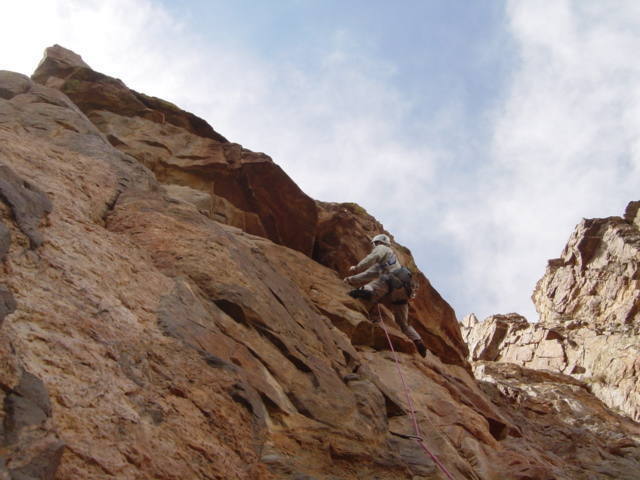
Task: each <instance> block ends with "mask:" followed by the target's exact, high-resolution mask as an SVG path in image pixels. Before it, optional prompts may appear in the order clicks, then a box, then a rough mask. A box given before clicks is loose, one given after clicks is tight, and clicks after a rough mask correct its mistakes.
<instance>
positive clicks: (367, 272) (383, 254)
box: [356, 244, 402, 278]
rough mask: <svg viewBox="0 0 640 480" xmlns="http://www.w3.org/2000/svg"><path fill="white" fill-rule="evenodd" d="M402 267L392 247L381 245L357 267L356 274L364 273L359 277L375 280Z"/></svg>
mask: <svg viewBox="0 0 640 480" xmlns="http://www.w3.org/2000/svg"><path fill="white" fill-rule="evenodd" d="M401 267H402V265H401V264H400V261H399V260H398V257H397V255H396V254H395V252H394V251H393V250H392V249H391V248H390V247H387V246H386V245H383V244H379V245H376V246H375V247H374V249H373V250H371V253H370V254H369V255H367V256H366V257H364V258H363V259H362V260H361V261H360V262H359V263H358V264H357V265H356V273H359V272H363V274H361V275H358V277H364V276H366V277H368V278H375V277H378V276H380V275H383V274H385V273H390V272H394V271H396V270H398V269H399V268H401Z"/></svg>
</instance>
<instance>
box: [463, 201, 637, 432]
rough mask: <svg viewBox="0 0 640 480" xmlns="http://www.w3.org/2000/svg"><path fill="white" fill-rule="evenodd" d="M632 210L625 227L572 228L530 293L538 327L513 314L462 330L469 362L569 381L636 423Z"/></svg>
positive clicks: (593, 223)
mask: <svg viewBox="0 0 640 480" xmlns="http://www.w3.org/2000/svg"><path fill="white" fill-rule="evenodd" d="M639 204H640V203H639V202H632V203H630V204H629V206H628V208H627V211H626V214H625V218H624V219H623V218H620V217H610V218H606V219H591V220H583V221H582V222H581V223H580V224H579V225H578V226H577V227H576V230H575V232H574V233H573V235H572V236H571V238H570V239H569V242H568V244H567V246H566V247H565V249H564V251H563V252H562V256H561V257H560V258H558V259H554V260H551V261H549V265H548V267H547V271H546V273H545V276H544V277H543V278H542V279H541V280H540V281H539V282H538V284H537V286H536V290H535V292H534V294H533V299H534V301H535V303H536V308H537V309H538V312H539V313H540V323H537V324H529V323H528V322H527V321H526V320H525V319H524V318H522V317H520V316H519V315H516V314H512V315H508V316H500V315H496V316H493V317H489V318H488V319H486V320H485V321H484V322H481V323H478V324H475V325H471V324H469V325H463V336H464V337H465V339H466V341H467V342H468V343H469V346H470V351H471V356H470V359H471V360H496V361H502V362H512V363H516V364H518V365H522V366H526V367H528V368H536V369H548V370H552V371H557V372H562V373H565V374H568V375H573V376H574V377H575V378H578V379H581V380H583V381H585V382H587V383H588V384H589V385H590V388H591V389H592V391H593V393H594V394H596V395H597V396H598V397H599V398H600V399H601V400H602V401H604V402H605V403H606V404H607V405H608V406H610V407H612V408H616V409H619V410H620V411H622V412H624V413H625V414H627V415H628V416H629V417H630V418H632V419H634V420H636V421H639V420H640V337H639V334H640V229H639V227H638V222H637V211H638V205H639Z"/></svg>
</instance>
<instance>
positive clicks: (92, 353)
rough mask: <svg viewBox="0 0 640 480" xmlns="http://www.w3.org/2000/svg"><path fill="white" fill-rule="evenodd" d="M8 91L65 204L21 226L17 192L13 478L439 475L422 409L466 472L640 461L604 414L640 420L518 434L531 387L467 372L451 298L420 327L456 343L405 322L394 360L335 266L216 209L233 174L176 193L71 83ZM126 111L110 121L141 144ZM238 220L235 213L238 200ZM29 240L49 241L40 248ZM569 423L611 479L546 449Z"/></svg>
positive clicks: (27, 150) (6, 350) (531, 474)
mask: <svg viewBox="0 0 640 480" xmlns="http://www.w3.org/2000/svg"><path fill="white" fill-rule="evenodd" d="M72 60H73V57H72ZM75 61H77V59H75ZM72 63H73V61H72ZM81 68H86V67H81ZM2 78H5V80H7V81H6V86H5V85H4V83H3V80H2ZM16 85H17V87H16ZM0 91H2V92H11V93H10V94H3V95H5V97H3V98H2V99H0V158H1V160H2V162H3V164H4V165H5V166H6V167H7V168H8V169H10V171H11V172H13V174H15V177H16V178H19V179H21V180H22V182H26V183H22V185H23V186H24V185H30V186H31V187H30V189H31V190H32V191H34V192H40V194H41V195H44V196H46V198H47V199H48V200H49V201H50V202H51V205H52V208H50V209H49V208H47V209H40V210H36V213H37V215H35V216H33V217H32V218H31V220H30V222H28V223H27V224H25V223H24V222H23V223H19V222H18V219H17V217H16V216H14V215H13V214H12V211H11V208H13V207H12V206H11V205H12V204H11V202H10V203H9V205H7V204H5V203H0V223H1V224H3V225H5V229H6V230H7V231H6V232H5V233H4V234H2V238H3V239H5V240H6V239H8V241H4V240H3V242H4V243H3V245H5V246H4V247H3V251H4V258H3V259H2V270H1V271H2V273H3V277H2V283H3V284H4V286H5V287H4V288H5V290H6V291H7V292H10V293H11V295H12V296H13V297H14V300H15V304H14V305H13V308H12V309H9V310H8V311H7V312H6V316H5V319H4V322H3V323H2V325H1V328H2V335H0V360H1V362H0V386H1V387H2V388H0V401H2V402H3V405H4V409H3V424H4V426H5V430H4V433H5V437H6V438H5V439H4V441H5V442H4V445H3V453H2V455H3V460H4V464H3V466H2V467H0V476H2V477H4V478H9V476H12V477H15V478H18V477H20V476H21V477H22V478H29V477H31V478H56V479H58V480H67V479H77V478H83V479H89V480H91V479H101V480H102V479H105V478H117V479H122V480H127V479H139V478H153V479H157V480H164V479H177V478H190V479H191V478H193V479H205V478H206V479H220V480H222V479H225V480H226V479H242V480H267V479H276V478H277V479H288V480H294V479H295V480H301V479H317V480H334V479H336V478H340V479H344V480H356V479H362V478H377V479H379V480H391V479H407V480H408V479H416V478H427V479H431V478H433V479H435V478H442V474H441V473H440V472H439V471H438V468H437V466H436V465H435V463H434V462H433V461H432V460H431V458H430V457H429V456H428V455H426V454H425V453H424V452H423V451H422V449H421V448H420V447H419V446H418V444H417V443H416V442H415V440H414V439H412V438H411V435H413V432H414V431H413V421H412V413H413V412H414V411H415V415H416V418H417V422H418V425H419V428H420V431H421V432H422V436H423V440H424V443H425V445H427V446H428V448H429V449H430V450H431V451H432V452H434V453H435V454H436V455H437V456H438V458H439V459H440V460H441V461H442V463H443V464H444V465H445V466H446V468H447V470H448V471H450V472H451V473H452V475H453V476H454V478H456V479H457V478H465V479H475V480H499V479H505V478H510V479H511V478H513V479H519V480H526V479H529V480H531V479H546V478H559V479H562V478H590V479H591V478H596V479H599V478H610V477H611V475H615V474H618V475H619V478H627V476H625V475H631V473H628V472H632V473H633V474H635V473H636V472H637V469H638V458H637V444H636V441H635V438H636V437H635V436H631V434H633V435H636V434H635V433H634V432H633V431H632V430H629V429H628V428H627V426H626V425H625V424H622V423H615V422H616V420H615V419H614V418H613V417H608V416H606V415H605V414H604V413H602V412H600V413H599V415H600V418H602V419H604V420H603V421H602V422H600V423H597V422H596V423H594V425H596V426H598V428H600V427H602V428H603V429H604V430H603V431H606V428H609V427H607V425H609V426H610V427H611V428H617V429H618V430H620V431H621V432H624V433H625V434H627V433H629V435H628V438H627V439H616V438H613V437H609V436H607V437H606V438H607V443H606V444H603V443H598V441H597V440H594V439H593V437H592V436H589V435H583V436H577V434H575V431H574V430H571V431H568V430H563V429H548V431H550V432H553V433H552V434H553V435H554V436H553V438H552V440H553V442H551V441H549V439H548V438H546V437H545V436H544V432H545V431H546V430H545V429H546V428H548V427H547V426H545V425H544V424H541V425H542V426H540V428H538V427H536V429H534V431H533V433H530V432H529V431H528V430H525V429H522V428H519V426H520V425H521V424H524V421H523V419H522V418H521V417H518V416H517V415H516V414H514V413H513V411H512V410H511V408H512V407H513V404H515V405H516V406H517V405H518V404H517V396H516V395H515V394H510V395H507V396H505V397H501V396H494V395H495V393H496V392H495V391H493V390H491V389H484V387H485V385H483V384H478V382H476V380H475V379H474V378H473V377H472V375H471V374H470V372H469V370H468V364H466V363H465V362H464V361H457V363H456V360H455V359H456V358H457V356H458V357H459V356H460V355H462V354H463V353H464V352H463V349H462V347H460V346H459V345H458V344H457V341H456V340H455V331H454V332H453V333H451V334H450V335H445V334H444V333H442V332H446V331H447V329H450V328H452V327H451V326H450V325H449V324H448V323H439V322H443V321H444V320H443V319H446V318H449V317H447V315H451V316H452V315H453V312H450V314H449V313H447V311H448V310H447V308H445V307H444V306H443V305H446V302H444V301H442V302H443V303H440V304H439V303H438V302H437V301H435V300H434V301H433V303H434V307H433V308H440V307H441V312H440V313H439V315H440V316H434V317H428V312H429V311H428V310H427V317H425V318H434V320H432V322H433V324H434V325H426V326H425V325H423V326H422V327H420V328H424V329H425V331H426V330H427V327H428V328H429V331H430V332H432V334H433V335H435V336H440V337H441V338H442V339H441V340H440V342H441V345H442V346H441V348H442V351H441V352H438V355H435V354H433V353H429V354H427V357H426V358H424V359H423V358H421V357H420V356H418V355H417V354H416V353H415V352H413V349H412V348H407V346H406V343H407V341H406V339H405V338H404V336H403V335H402V334H401V333H400V332H399V331H398V329H397V328H395V326H393V324H392V323H391V322H389V323H388V328H389V330H390V334H391V337H392V342H394V344H395V346H396V348H397V349H398V350H399V353H398V354H397V357H398V363H396V361H395V358H394V356H393V354H392V352H391V351H390V350H389V349H388V345H386V344H385V343H384V342H382V341H380V339H381V337H382V332H381V330H380V326H376V325H373V324H372V323H370V322H369V320H368V319H367V317H366V312H365V311H364V307H363V305H362V304H361V303H359V302H358V301H355V300H354V299H352V298H350V297H349V296H347V295H346V293H345V290H346V289H345V287H344V284H343V283H342V281H341V278H340V276H339V275H338V274H337V273H336V272H335V271H334V270H332V269H331V268H328V267H326V266H323V265H321V264H320V263H319V262H316V261H315V260H313V259H312V258H310V256H309V255H305V254H303V253H302V252H301V251H297V250H294V249H291V248H288V247H286V246H283V245H280V244H278V243H275V242H273V241H271V240H270V239H269V238H265V237H263V236H256V235H252V234H249V233H247V232H246V231H244V230H242V229H240V228H236V227H234V226H231V225H228V224H225V223H221V222H218V221H215V220H214V219H213V217H214V215H212V213H211V212H212V211H213V207H212V210H209V211H207V209H206V204H207V202H208V201H209V200H211V202H213V201H214V198H215V196H217V195H218V192H219V190H218V183H216V190H215V192H212V190H211V189H210V185H209V189H208V190H205V189H196V188H194V187H193V186H191V187H189V185H181V186H182V187H189V189H181V188H175V185H174V186H171V185H160V184H158V182H157V180H156V177H155V175H154V172H152V171H151V170H149V169H148V168H146V167H144V166H143V165H142V163H141V162H139V161H138V160H136V159H135V158H134V157H132V156H130V155H128V154H126V153H124V152H123V151H122V150H120V149H116V148H115V147H113V146H112V144H111V143H113V138H111V143H110V142H109V141H107V137H106V136H105V134H104V133H103V131H101V130H98V129H97V128H96V127H95V125H93V124H92V123H91V122H90V121H89V119H88V118H87V116H85V115H84V114H83V113H82V112H81V111H80V110H79V109H78V108H77V107H76V106H75V105H74V104H73V103H72V102H70V101H69V99H68V98H67V97H66V96H65V95H64V94H62V93H61V92H60V91H58V90H52V89H50V88H47V87H44V86H41V85H37V84H34V83H33V82H30V81H27V82H26V84H25V82H24V78H23V77H22V76H15V77H14V76H11V75H5V76H4V77H2V76H0ZM109 115H115V114H114V113H113V112H108V111H100V115H96V116H94V115H92V114H91V112H90V118H92V119H94V120H95V119H97V118H99V117H100V116H106V117H108V116H109ZM127 118H129V117H127ZM124 119H125V117H122V118H121V120H122V121H118V122H114V123H112V124H111V125H117V128H118V129H122V132H121V133H122V135H123V136H125V135H126V134H127V129H126V128H125V127H124V125H125V124H126V121H125V120H124ZM133 120H134V122H133V123H132V124H131V125H133V126H136V125H140V124H139V123H137V122H138V120H136V119H135V118H134V119H133ZM141 121H144V122H149V120H145V119H142V120H141ZM151 123H153V122H151ZM145 125H146V124H145ZM165 127H166V128H170V129H173V128H176V129H178V128H179V129H180V130H181V131H186V130H184V129H183V128H182V127H176V126H175V125H169V126H166V125H165ZM114 128H115V127H114ZM151 131H152V130H149V131H148V132H151ZM149 135H150V133H149ZM181 135H189V136H188V137H182V138H189V139H195V138H203V137H198V136H197V135H194V134H193V133H190V132H187V133H186V134H184V133H181ZM152 138H154V137H151V136H150V137H149V140H150V139H152ZM159 138H163V137H159ZM179 138H180V135H176V136H175V137H172V141H175V142H178V139H179ZM150 141H153V140H150ZM208 141H212V139H208ZM202 145H203V144H200V145H198V144H197V142H195V143H194V145H193V148H200V147H201V146H202ZM209 145H212V144H209ZM225 145H226V144H225ZM185 148H186V147H185ZM224 148H227V149H229V148H230V149H231V150H228V151H227V152H226V154H225V153H224ZM231 151H233V152H236V153H237V152H238V151H240V154H241V155H249V154H247V153H243V152H242V151H241V150H238V148H236V147H235V146H233V145H232V144H229V145H227V146H226V147H220V150H219V152H222V155H230V153H229V152H231ZM236 153H233V155H235V154H236ZM212 158H213V157H212ZM216 158H217V157H216ZM183 160H184V159H183ZM185 161H186V160H185ZM190 161H194V162H196V163H197V161H196V160H194V159H191V160H190ZM207 161H211V162H213V163H215V161H214V160H211V158H209V159H208V160H207ZM256 161H257V163H259V164H261V163H260V162H261V160H259V159H257V160H256ZM262 164H265V163H262ZM203 168H204V167H203ZM204 170H206V169H204ZM4 171H9V170H4ZM168 171H170V173H167V175H169V174H170V175H175V176H176V177H179V172H181V170H180V169H177V168H175V169H174V168H173V167H171V168H170V169H169V170H168ZM185 171H187V170H183V171H182V172H183V173H184V172H185ZM255 172H256V175H257V172H262V173H264V172H263V171H261V170H256V171H255ZM268 172H269V171H268V170H267V173H268ZM156 174H157V175H158V176H160V174H161V171H160V170H158V171H156ZM267 177H268V175H267ZM193 178H194V179H197V180H198V181H202V178H203V177H201V176H196V175H194V176H193ZM194 181H195V180H194ZM257 181H258V180H256V182H257ZM169 183H176V182H169ZM238 188H239V187H238ZM221 189H222V187H221ZM194 190H199V191H198V192H194ZM268 193H269V192H268V191H267V190H266V189H265V191H264V192H262V195H265V196H266V195H267V194H268ZM40 194H39V195H36V197H34V198H35V199H42V197H41V195H40ZM272 194H273V192H272ZM220 195H221V196H224V195H222V193H220ZM207 196H208V197H207ZM276 196H277V195H276ZM224 198H226V199H227V200H228V201H230V202H231V200H229V199H228V198H227V197H226V196H224ZM36 203H38V202H36ZM232 203H233V202H232ZM266 203H268V205H270V206H271V208H273V209H276V206H277V205H279V204H278V201H277V200H270V201H269V202H266ZM233 205H234V208H237V209H240V207H238V206H237V205H236V204H235V203H234V204H233ZM222 210H224V209H222ZM240 210H242V211H244V212H249V211H248V210H244V209H240ZM203 211H204V213H203ZM225 211H227V212H229V218H231V217H233V215H235V214H237V213H238V212H237V211H234V210H233V209H231V208H229V209H228V210H225ZM274 211H275V210H274ZM233 212H235V213H233ZM249 213H251V212H249ZM253 213H255V212H253ZM280 213H282V212H280ZM256 215H257V214H256ZM236 218H237V217H236ZM246 218H249V217H246ZM260 218H261V221H262V219H263V217H260ZM304 224H305V225H306V223H304ZM25 225H28V226H29V228H28V229H25V228H24V226H25ZM245 228H246V226H245ZM29 232H31V233H33V232H37V233H39V234H40V238H41V240H42V241H40V242H37V243H36V244H32V242H31V239H30V237H29ZM0 233H1V232H0ZM312 237H314V238H315V223H314V230H313V235H312ZM363 242H364V243H363ZM360 244H362V245H363V249H365V250H368V248H369V245H368V241H367V240H363V239H361V238H360V236H359V234H358V236H357V240H353V241H348V240H347V239H345V240H344V244H343V245H344V246H345V248H346V249H347V251H349V249H351V248H353V250H351V251H353V252H356V250H355V246H357V245H360ZM365 244H366V245H365ZM397 248H400V247H397ZM334 251H336V252H342V251H343V250H341V249H334ZM356 254H357V255H359V253H358V252H356V253H354V255H356ZM402 255H403V261H404V262H405V263H407V264H409V263H410V257H408V256H405V255H408V254H407V252H404V253H402ZM328 258H329V260H330V257H328ZM346 260H350V259H349V258H348V257H347V258H346ZM438 305H440V307H438ZM446 307H448V305H446ZM449 310H450V309H449ZM443 312H444V313H443ZM420 315H424V314H422V313H421V314H420ZM454 320H455V318H454ZM455 328H456V329H457V325H455ZM458 335H459V333H458ZM452 339H453V340H452ZM433 345H438V343H437V342H436V341H434V342H433ZM447 348H449V349H450V351H451V352H453V353H450V354H447V353H446V352H447V351H449V350H447ZM434 350H436V348H435V347H434ZM443 352H444V353H443ZM399 372H401V373H402V375H400V374H399ZM523 377H524V376H523ZM483 379H484V380H483V381H485V380H486V377H483ZM527 381H531V382H533V383H536V382H537V383H540V382H539V381H538V380H537V379H536V378H533V379H528V380H527ZM504 382H505V383H508V379H506V380H505V381H504ZM405 383H406V385H407V387H408V388H409V391H410V398H411V400H409V399H408V398H407V397H406V396H405V390H404V384H405ZM556 383H559V382H556ZM497 388H500V387H497ZM521 388H523V389H524V388H529V387H525V386H522V387H521ZM554 388H555V387H554ZM558 388H559V387H558ZM571 388H581V387H580V386H579V385H578V382H576V383H575V384H572V385H571ZM583 390H584V389H583ZM504 391H505V392H508V390H506V389H505V390H504ZM544 392H545V393H546V394H547V395H548V396H550V395H551V393H553V392H551V393H550V392H549V391H544ZM541 398H543V396H542V394H538V395H537V396H534V399H535V400H536V401H537V402H538V404H536V402H533V406H532V408H530V409H529V410H527V415H532V414H533V413H531V412H536V411H538V410H541V411H542V412H543V413H547V414H549V415H550V414H552V413H553V410H551V409H549V408H547V409H546V410H544V405H543V406H541V405H539V403H540V402H539V400H540V399H541ZM591 401H593V397H592V396H589V395H588V392H586V390H585V391H584V395H583V396H580V395H576V396H573V397H570V403H571V408H572V409H574V410H575V411H576V412H582V411H586V412H587V413H588V414H590V412H592V411H595V410H593V409H591V410H589V409H588V408H587V406H585V407H582V406H581V405H582V403H584V404H585V405H588V403H589V402H591ZM502 402H504V404H503V403H502ZM510 402H513V404H512V403H510ZM581 402H582V403H581ZM558 404H560V402H558ZM412 406H413V407H412ZM567 411H568V410H563V411H562V413H565V412H567ZM527 418H528V417H527ZM554 421H561V418H560V417H556V419H555V420H554ZM570 421H571V422H576V423H577V422H579V421H582V422H584V421H585V420H584V419H583V418H579V417H578V416H577V415H576V416H575V417H570ZM603 422H604V423H603ZM567 431H568V432H569V434H571V435H574V436H572V437H571V438H575V439H578V440H580V441H585V442H588V445H585V447H584V448H580V449H578V450H577V451H579V452H580V455H593V457H594V458H595V456H596V455H600V457H601V458H604V459H605V460H606V461H605V462H603V465H602V470H599V468H600V467H599V466H598V465H596V463H595V462H593V461H587V460H585V459H584V458H582V456H581V457H580V458H571V456H570V455H564V454H562V455H552V454H551V453H549V452H547V451H546V450H547V449H548V447H549V445H560V444H561V443H562V442H563V441H565V440H564V439H565V436H564V435H565V433H566V432H567ZM540 432H542V433H540ZM607 435H608V434H607ZM609 440H611V441H610V442H609ZM603 448H605V449H607V450H606V451H603V450H602V449H603ZM610 455H614V456H615V457H616V458H617V460H615V461H614V460H612V459H611V458H610ZM563 472H570V475H574V474H575V475H574V476H572V477H568V476H563V475H564V473H563ZM607 475H608V476H607ZM629 478H630V477H629Z"/></svg>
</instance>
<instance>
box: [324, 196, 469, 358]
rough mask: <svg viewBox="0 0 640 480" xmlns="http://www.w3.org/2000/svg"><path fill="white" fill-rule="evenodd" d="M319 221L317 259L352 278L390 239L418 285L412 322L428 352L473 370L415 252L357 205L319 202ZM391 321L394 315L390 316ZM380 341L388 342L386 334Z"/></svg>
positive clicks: (446, 309) (454, 324)
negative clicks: (383, 237) (375, 242)
mask: <svg viewBox="0 0 640 480" xmlns="http://www.w3.org/2000/svg"><path fill="white" fill-rule="evenodd" d="M317 204H318V211H319V219H318V228H317V233H316V244H315V248H314V251H313V258H314V259H315V260H317V261H318V262H320V263H322V264H323V265H326V266H328V267H329V268H332V269H334V270H336V271H337V272H340V273H341V274H342V275H343V276H347V275H348V269H349V267H350V266H351V265H355V264H356V263H358V261H360V260H361V259H362V258H364V257H365V256H366V255H367V254H368V253H369V252H370V251H371V242H370V239H371V238H372V237H373V236H374V235H376V234H378V233H381V232H384V233H386V234H387V235H389V238H391V240H392V245H393V248H394V250H395V251H396V252H397V253H398V256H399V257H400V261H401V263H402V264H403V265H405V266H407V267H409V268H410V269H411V270H412V272H413V273H414V275H415V276H416V280H417V283H418V290H417V295H416V298H415V300H414V301H413V302H411V303H410V308H409V321H410V322H411V324H412V325H413V326H414V327H415V328H416V330H417V331H418V333H420V336H421V337H422V338H423V339H424V341H425V344H426V345H427V348H428V349H429V350H430V351H431V352H433V353H435V354H436V355H437V356H438V357H440V358H441V359H442V360H444V361H445V362H446V363H452V364H455V365H460V366H463V367H466V368H469V366H468V364H467V360H466V357H467V353H468V352H467V345H466V344H465V343H464V341H463V340H462V337H461V335H460V328H459V327H458V322H457V320H456V316H455V313H454V311H453V309H452V308H451V306H450V305H449V304H448V303H447V302H446V301H445V300H444V299H443V298H442V297H441V296H440V294H439V293H438V292H437V291H436V290H435V289H434V288H433V287H432V286H431V283H430V282H429V280H428V279H427V278H426V277H425V276H424V275H423V274H422V272H420V270H418V268H417V266H416V264H415V262H414V260H413V257H412V256H411V252H410V251H409V250H408V249H407V248H405V247H403V246H402V245H399V244H398V243H396V242H395V240H394V239H393V235H391V234H390V233H389V232H387V231H386V230H384V227H383V226H382V225H381V224H380V223H379V222H378V221H377V220H376V219H375V218H373V217H372V216H371V215H369V214H368V213H367V212H366V210H364V209H363V208H362V207H360V206H359V205H357V204H355V203H327V202H317ZM388 317H389V318H391V316H390V315H388ZM376 332H377V333H378V334H379V335H380V341H381V342H382V343H383V344H384V342H385V339H384V336H383V333H382V331H380V330H379V329H377V330H376Z"/></svg>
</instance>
